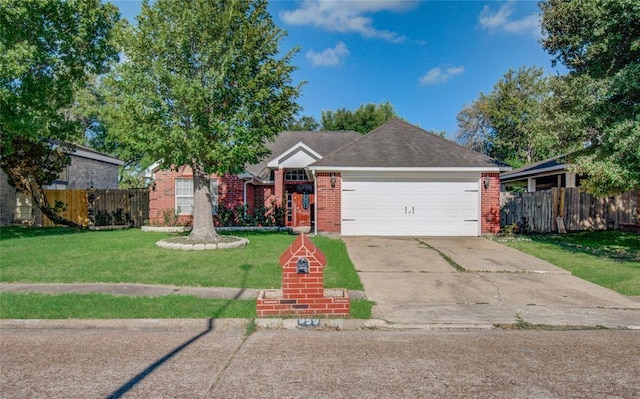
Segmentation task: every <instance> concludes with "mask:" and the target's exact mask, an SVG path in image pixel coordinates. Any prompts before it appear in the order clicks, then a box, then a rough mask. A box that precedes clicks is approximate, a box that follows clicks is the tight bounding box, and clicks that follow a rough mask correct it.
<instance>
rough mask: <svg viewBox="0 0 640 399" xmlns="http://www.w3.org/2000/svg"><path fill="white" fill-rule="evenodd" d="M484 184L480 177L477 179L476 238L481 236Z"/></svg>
mask: <svg viewBox="0 0 640 399" xmlns="http://www.w3.org/2000/svg"><path fill="white" fill-rule="evenodd" d="M485 191H487V190H484V184H483V182H482V175H480V177H479V178H478V231H477V236H478V237H481V236H482V220H483V219H482V196H483V195H484V192H485Z"/></svg>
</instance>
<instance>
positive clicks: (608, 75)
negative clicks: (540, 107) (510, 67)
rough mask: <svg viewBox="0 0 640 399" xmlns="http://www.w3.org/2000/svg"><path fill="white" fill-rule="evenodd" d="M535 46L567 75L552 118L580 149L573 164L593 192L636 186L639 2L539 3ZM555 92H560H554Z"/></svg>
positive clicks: (639, 176) (639, 164)
mask: <svg viewBox="0 0 640 399" xmlns="http://www.w3.org/2000/svg"><path fill="white" fill-rule="evenodd" d="M540 7H541V10H542V21H541V24H542V30H543V33H544V37H543V39H542V40H541V42H542V46H543V48H544V49H545V50H547V52H549V54H551V55H553V56H554V62H555V63H558V62H559V63H562V64H564V65H565V66H566V67H567V68H568V69H569V71H570V73H569V74H568V76H566V77H564V78H563V79H562V82H561V84H560V85H559V86H558V88H557V89H558V92H559V93H561V95H562V97H561V98H559V99H557V105H558V107H557V111H556V116H557V118H558V119H560V122H561V123H564V122H567V123H569V124H570V126H572V127H573V129H565V130H564V131H563V132H560V140H561V141H563V142H567V141H579V142H584V143H585V144H587V147H586V148H585V150H584V151H580V152H578V153H576V155H575V157H574V159H573V161H574V162H575V163H576V169H577V171H580V172H584V173H586V174H587V181H586V187H587V189H588V190H590V191H591V192H594V193H596V194H609V193H614V192H621V191H626V190H629V189H637V188H640V2H638V1H635V0H584V1H571V2H567V1H561V0H545V1H542V2H541V3H540ZM559 93H558V94H557V95H560V94H559Z"/></svg>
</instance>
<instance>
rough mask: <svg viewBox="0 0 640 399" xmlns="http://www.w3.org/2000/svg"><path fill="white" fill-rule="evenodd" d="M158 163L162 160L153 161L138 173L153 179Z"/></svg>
mask: <svg viewBox="0 0 640 399" xmlns="http://www.w3.org/2000/svg"><path fill="white" fill-rule="evenodd" d="M160 164H162V160H159V161H155V162H154V163H152V164H151V165H149V166H147V167H146V168H145V169H143V170H142V171H141V172H140V173H139V174H138V175H139V176H142V177H145V178H147V179H153V178H154V173H155V172H156V170H158V168H159V167H160Z"/></svg>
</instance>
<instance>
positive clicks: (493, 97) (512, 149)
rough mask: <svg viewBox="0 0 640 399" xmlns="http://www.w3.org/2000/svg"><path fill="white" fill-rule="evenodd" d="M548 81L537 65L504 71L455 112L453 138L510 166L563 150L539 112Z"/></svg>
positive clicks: (545, 98) (546, 96)
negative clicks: (485, 91)
mask: <svg viewBox="0 0 640 399" xmlns="http://www.w3.org/2000/svg"><path fill="white" fill-rule="evenodd" d="M551 81H552V78H548V77H545V76H544V72H543V70H542V69H541V68H536V67H521V68H519V69H518V70H517V71H516V70H509V71H507V73H505V74H504V76H503V77H502V78H501V79H500V80H499V81H498V82H497V83H496V84H495V86H494V87H493V91H492V92H491V93H489V94H488V95H485V94H483V93H481V94H480V96H479V98H478V99H477V100H476V101H474V102H473V103H472V104H471V105H468V106H465V107H464V108H463V109H462V110H461V111H460V113H458V116H457V119H458V132H457V134H456V140H457V141H458V142H459V143H460V144H462V145H465V146H467V147H469V148H473V149H475V150H479V151H481V152H483V153H485V154H487V155H490V156H492V157H494V158H496V159H498V160H499V161H502V162H505V163H506V164H508V165H510V166H513V167H519V166H522V165H523V164H526V163H531V162H535V161H538V160H540V159H544V158H546V157H549V156H552V155H555V154H557V153H558V152H559V151H563V150H564V149H563V148H559V147H558V146H557V139H556V136H555V133H554V132H553V131H550V130H549V129H547V123H546V122H545V114H544V112H543V110H544V105H545V104H546V102H547V101H549V98H550V97H551V94H552V91H551V86H550V85H551Z"/></svg>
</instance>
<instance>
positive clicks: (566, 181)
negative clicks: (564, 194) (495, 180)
mask: <svg viewBox="0 0 640 399" xmlns="http://www.w3.org/2000/svg"><path fill="white" fill-rule="evenodd" d="M567 159H568V154H563V155H558V156H556V157H552V158H548V159H544V160H542V161H539V162H535V163H532V164H529V165H525V166H523V167H521V168H518V169H514V170H510V171H506V172H502V173H501V174H500V181H501V182H502V185H503V188H504V190H509V188H512V187H520V188H523V189H525V190H526V191H527V192H534V191H540V190H548V189H550V188H553V187H557V188H563V187H565V188H573V187H579V186H580V181H581V179H582V176H580V175H577V174H576V173H575V172H572V171H571V170H570V169H571V166H572V165H571V164H569V163H567Z"/></svg>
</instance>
